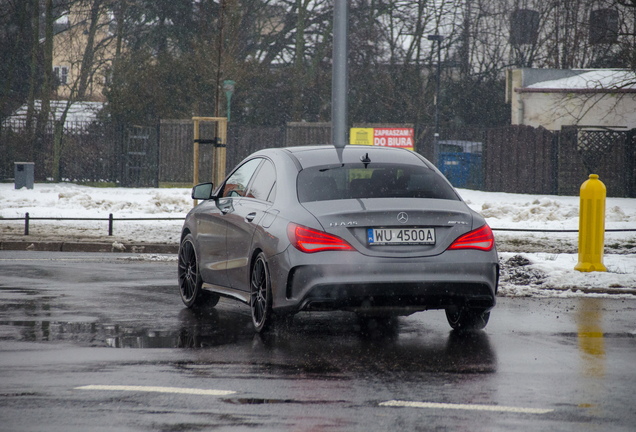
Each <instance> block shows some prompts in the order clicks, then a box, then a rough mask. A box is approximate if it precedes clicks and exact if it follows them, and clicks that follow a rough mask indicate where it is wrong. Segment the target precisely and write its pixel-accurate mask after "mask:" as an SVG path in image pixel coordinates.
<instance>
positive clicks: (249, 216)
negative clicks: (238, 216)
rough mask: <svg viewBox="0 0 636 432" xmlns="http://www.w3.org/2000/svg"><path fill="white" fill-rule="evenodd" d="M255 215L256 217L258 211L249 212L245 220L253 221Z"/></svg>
mask: <svg viewBox="0 0 636 432" xmlns="http://www.w3.org/2000/svg"><path fill="white" fill-rule="evenodd" d="M255 217H256V212H252V213H249V214H248V215H247V216H245V220H246V221H248V222H252V221H253V220H254V218H255Z"/></svg>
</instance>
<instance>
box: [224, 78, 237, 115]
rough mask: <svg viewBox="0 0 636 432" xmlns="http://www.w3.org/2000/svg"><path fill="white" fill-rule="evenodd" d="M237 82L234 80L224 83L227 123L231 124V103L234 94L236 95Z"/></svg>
mask: <svg viewBox="0 0 636 432" xmlns="http://www.w3.org/2000/svg"><path fill="white" fill-rule="evenodd" d="M235 84H236V82H234V81H232V80H225V81H223V90H225V98H226V99H227V122H228V123H229V122H230V101H231V100H232V93H234V85H235Z"/></svg>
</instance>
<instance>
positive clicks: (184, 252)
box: [178, 234, 220, 308]
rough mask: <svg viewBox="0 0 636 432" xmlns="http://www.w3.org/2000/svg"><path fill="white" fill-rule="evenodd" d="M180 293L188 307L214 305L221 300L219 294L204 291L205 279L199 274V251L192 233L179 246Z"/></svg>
mask: <svg viewBox="0 0 636 432" xmlns="http://www.w3.org/2000/svg"><path fill="white" fill-rule="evenodd" d="M178 274H179V293H180V294H181V300H182V301H183V304H185V305H186V306H187V307H189V308H192V307H195V306H203V305H206V306H214V305H216V304H217V303H218V302H219V298H220V296H219V295H218V294H214V293H209V292H207V291H204V290H203V289H202V288H201V286H202V285H203V280H202V279H201V275H200V274H199V265H198V262H197V253H196V250H195V249H194V239H193V237H192V234H188V235H186V236H185V237H184V238H183V241H182V242H181V247H180V248H179V264H178Z"/></svg>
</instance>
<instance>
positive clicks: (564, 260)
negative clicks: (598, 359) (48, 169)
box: [0, 183, 636, 296]
mask: <svg viewBox="0 0 636 432" xmlns="http://www.w3.org/2000/svg"><path fill="white" fill-rule="evenodd" d="M459 192H460V194H461V195H462V197H463V198H464V200H465V201H466V202H467V203H468V205H470V206H471V208H473V209H474V210H476V211H478V212H480V213H481V214H482V215H484V217H486V220H487V221H488V223H489V225H490V226H491V227H493V228H518V229H551V230H555V229H556V230H576V229H578V224H579V214H578V213H579V198H578V197H562V196H545V195H524V194H507V193H492V192H481V191H472V190H467V189H460V190H459ZM606 207H607V212H606V228H607V229H634V228H636V199H630V198H608V199H607V203H606ZM190 208H192V200H191V199H190V189H189V188H174V189H153V188H138V189H137V188H134V189H133V188H93V187H88V186H78V185H75V184H70V183H60V184H36V185H35V188H34V189H33V190H27V189H24V188H23V189H20V190H15V189H14V186H13V184H10V183H4V184H0V219H1V218H11V217H24V214H25V213H26V212H28V213H29V215H30V216H31V217H34V218H36V217H69V218H70V217H77V218H88V217H90V218H104V219H107V218H108V215H109V213H112V214H113V215H114V217H115V219H116V221H115V223H114V232H113V236H112V237H109V236H108V222H107V221H105V220H104V221H41V220H34V221H32V222H31V223H30V229H29V234H30V235H29V238H33V239H36V238H37V239H38V240H40V241H42V240H50V241H73V240H85V241H87V240H88V241H102V242H115V241H117V242H124V243H126V242H134V243H172V244H176V243H178V241H179V236H180V229H181V224H182V222H181V221H179V220H177V221H128V222H127V221H120V220H117V219H124V218H167V217H179V218H184V217H185V216H186V214H187V212H188V211H189V210H190ZM23 234H24V221H7V220H5V221H0V238H2V239H4V240H7V239H17V240H24V235H23ZM495 238H496V241H497V247H498V249H499V251H500V258H501V263H502V278H501V293H502V294H503V295H514V296H517V295H549V296H564V295H581V294H580V293H579V294H575V292H576V289H592V290H596V291H603V290H609V292H620V290H624V291H625V292H631V291H633V290H635V289H636V232H620V233H606V236H605V238H606V241H605V245H606V248H605V253H606V255H605V261H604V262H605V265H606V266H607V268H608V272H607V273H588V274H586V273H579V272H576V271H575V270H574V265H575V264H576V261H577V248H578V244H577V242H578V234H577V233H532V232H503V231H495ZM526 260H527V261H526Z"/></svg>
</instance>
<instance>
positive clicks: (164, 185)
mask: <svg viewBox="0 0 636 432" xmlns="http://www.w3.org/2000/svg"><path fill="white" fill-rule="evenodd" d="M159 187H160V188H191V187H192V183H183V182H181V183H180V182H159Z"/></svg>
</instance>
